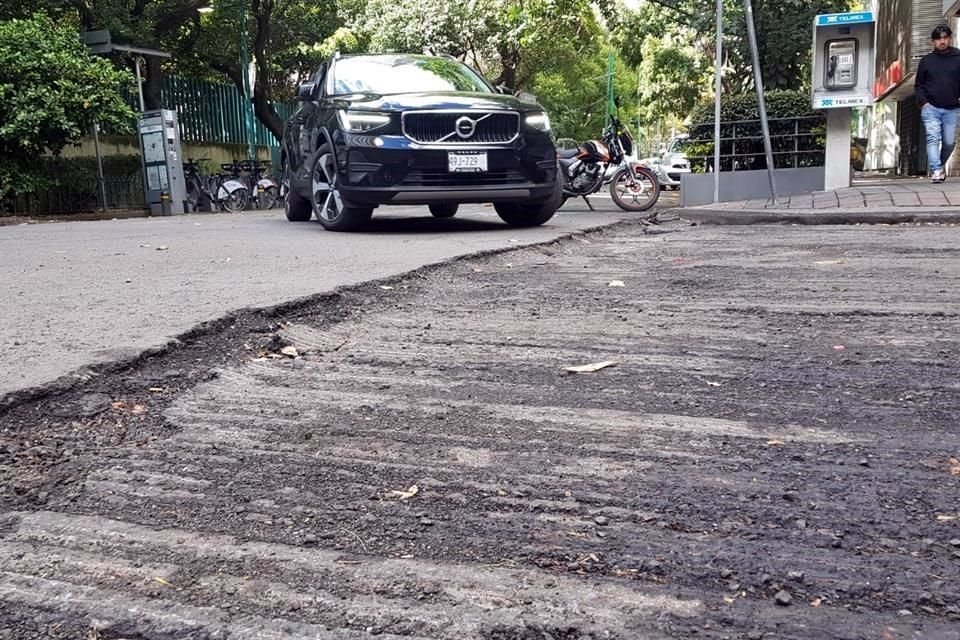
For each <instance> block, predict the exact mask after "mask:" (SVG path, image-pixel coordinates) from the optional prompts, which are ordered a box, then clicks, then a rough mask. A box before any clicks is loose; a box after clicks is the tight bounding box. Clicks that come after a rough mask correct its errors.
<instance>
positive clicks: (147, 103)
mask: <svg viewBox="0 0 960 640" xmlns="http://www.w3.org/2000/svg"><path fill="white" fill-rule="evenodd" d="M144 61H145V62H146V64H145V65H141V67H140V69H141V73H142V72H143V67H144V66H145V67H146V70H147V73H146V76H145V77H144V81H143V105H144V108H145V109H146V110H147V111H151V110H153V109H162V108H163V104H162V103H161V100H160V82H161V80H162V79H163V71H162V70H161V69H160V63H161V59H160V58H157V57H156V56H146V57H145V58H144Z"/></svg>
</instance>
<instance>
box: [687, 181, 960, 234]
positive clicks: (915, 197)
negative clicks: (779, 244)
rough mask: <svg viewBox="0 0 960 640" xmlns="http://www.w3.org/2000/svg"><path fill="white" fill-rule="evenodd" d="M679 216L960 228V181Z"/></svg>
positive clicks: (865, 188)
mask: <svg viewBox="0 0 960 640" xmlns="http://www.w3.org/2000/svg"><path fill="white" fill-rule="evenodd" d="M673 212H675V213H677V214H678V215H679V216H680V217H682V218H684V219H687V220H690V221H692V222H699V223H705V224H760V223H771V222H772V223H776V222H781V223H794V224H855V223H873V224H895V223H904V222H939V223H960V178H954V179H950V180H947V181H946V182H943V183H940V184H932V183H930V182H929V181H928V180H921V179H911V178H900V179H890V180H878V179H866V180H862V181H857V182H855V183H854V185H853V186H851V187H848V188H845V189H836V190H834V191H815V192H812V193H804V194H800V195H793V196H783V197H780V198H778V199H777V200H776V201H773V200H772V199H770V198H768V199H766V200H760V199H758V200H740V201H735V202H721V203H718V204H707V205H701V206H696V207H683V208H678V209H674V210H673Z"/></svg>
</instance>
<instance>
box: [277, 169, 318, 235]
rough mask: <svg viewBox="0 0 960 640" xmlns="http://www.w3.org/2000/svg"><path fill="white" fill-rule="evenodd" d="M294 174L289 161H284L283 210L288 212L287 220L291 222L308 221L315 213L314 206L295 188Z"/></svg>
mask: <svg viewBox="0 0 960 640" xmlns="http://www.w3.org/2000/svg"><path fill="white" fill-rule="evenodd" d="M292 178H293V176H292V175H291V172H290V167H288V166H287V163H286V162H284V163H283V185H282V191H283V193H284V195H283V212H284V213H286V214H287V220H289V221H290V222H306V221H307V220H309V219H310V216H312V215H313V208H312V207H311V206H310V201H309V200H307V199H306V198H304V197H303V196H301V195H300V194H299V193H297V192H296V191H295V190H294V189H293V182H292Z"/></svg>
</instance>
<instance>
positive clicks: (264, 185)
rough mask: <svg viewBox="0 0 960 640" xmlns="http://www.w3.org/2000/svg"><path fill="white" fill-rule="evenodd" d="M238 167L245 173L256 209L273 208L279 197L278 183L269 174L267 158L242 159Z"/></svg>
mask: <svg viewBox="0 0 960 640" xmlns="http://www.w3.org/2000/svg"><path fill="white" fill-rule="evenodd" d="M240 168H241V169H242V170H243V171H244V172H245V173H246V184H247V188H248V189H249V190H250V193H252V194H254V198H253V201H254V202H256V203H257V208H258V209H273V208H274V206H276V204H277V200H278V199H279V198H280V185H278V184H277V182H276V181H275V180H274V179H273V178H272V177H271V176H270V173H269V172H270V162H269V161H267V160H254V161H253V162H252V163H251V162H250V161H249V160H244V161H243V162H241V163H240Z"/></svg>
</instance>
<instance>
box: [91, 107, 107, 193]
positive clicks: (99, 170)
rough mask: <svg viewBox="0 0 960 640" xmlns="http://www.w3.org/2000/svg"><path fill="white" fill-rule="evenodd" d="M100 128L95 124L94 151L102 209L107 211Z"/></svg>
mask: <svg viewBox="0 0 960 640" xmlns="http://www.w3.org/2000/svg"><path fill="white" fill-rule="evenodd" d="M99 128H100V125H98V124H97V123H96V122H94V123H93V150H94V153H96V154H97V182H99V183H100V209H101V210H103V211H106V210H107V188H106V186H104V180H103V157H102V156H101V155H100V136H99V135H98V134H97V129H99Z"/></svg>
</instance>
